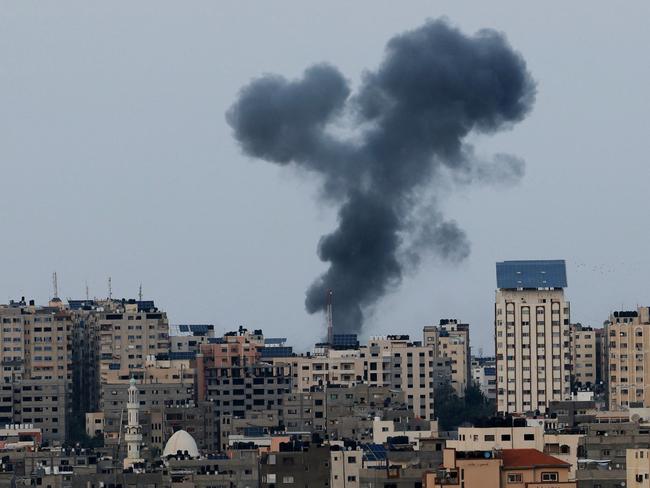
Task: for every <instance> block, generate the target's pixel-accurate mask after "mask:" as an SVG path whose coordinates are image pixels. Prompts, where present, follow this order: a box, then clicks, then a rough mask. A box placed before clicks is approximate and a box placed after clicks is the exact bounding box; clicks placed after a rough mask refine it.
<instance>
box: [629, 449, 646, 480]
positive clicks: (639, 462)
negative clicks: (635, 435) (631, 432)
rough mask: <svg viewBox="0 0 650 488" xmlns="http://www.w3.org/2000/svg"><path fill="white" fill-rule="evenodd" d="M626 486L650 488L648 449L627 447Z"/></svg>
mask: <svg viewBox="0 0 650 488" xmlns="http://www.w3.org/2000/svg"><path fill="white" fill-rule="evenodd" d="M626 465H627V483H626V486H627V487H628V488H650V449H627V450H626Z"/></svg>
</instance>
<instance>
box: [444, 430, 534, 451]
mask: <svg viewBox="0 0 650 488" xmlns="http://www.w3.org/2000/svg"><path fill="white" fill-rule="evenodd" d="M447 447H450V448H454V449H456V450H457V451H491V450H494V449H497V450H498V449H537V450H538V451H543V450H544V429H543V428H542V427H460V428H459V429H458V439H457V440H448V441H447Z"/></svg>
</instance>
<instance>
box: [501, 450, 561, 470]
mask: <svg viewBox="0 0 650 488" xmlns="http://www.w3.org/2000/svg"><path fill="white" fill-rule="evenodd" d="M501 459H503V467H504V468H533V467H543V466H571V465H570V464H569V463H566V462H564V461H562V460H561V459H558V458H556V457H553V456H549V455H548V454H544V453H543V452H540V451H538V450H537V449H504V450H503V451H501Z"/></svg>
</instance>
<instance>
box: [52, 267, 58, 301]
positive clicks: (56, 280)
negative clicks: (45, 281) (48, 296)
mask: <svg viewBox="0 0 650 488" xmlns="http://www.w3.org/2000/svg"><path fill="white" fill-rule="evenodd" d="M52 287H53V288H54V297H53V298H59V282H58V279H57V277H56V271H55V272H54V273H52Z"/></svg>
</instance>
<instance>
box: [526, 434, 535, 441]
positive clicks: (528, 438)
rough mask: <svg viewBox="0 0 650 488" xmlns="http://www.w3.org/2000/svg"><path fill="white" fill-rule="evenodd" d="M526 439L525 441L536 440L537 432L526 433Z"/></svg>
mask: <svg viewBox="0 0 650 488" xmlns="http://www.w3.org/2000/svg"><path fill="white" fill-rule="evenodd" d="M524 440H525V441H534V440H535V434H524Z"/></svg>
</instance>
